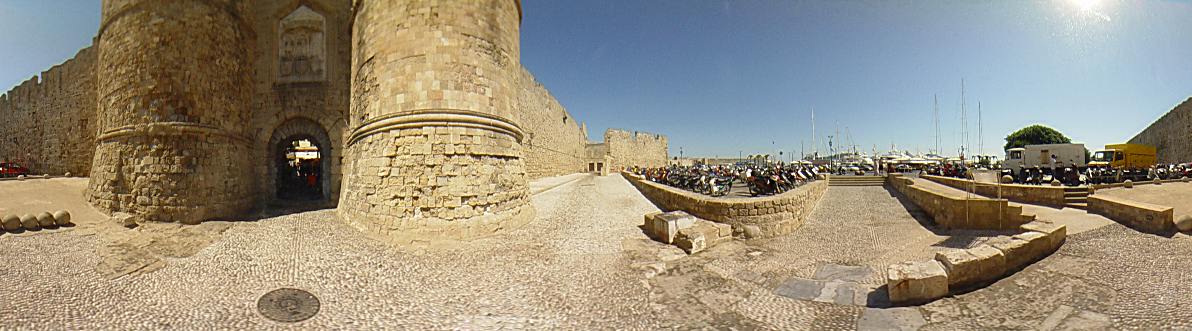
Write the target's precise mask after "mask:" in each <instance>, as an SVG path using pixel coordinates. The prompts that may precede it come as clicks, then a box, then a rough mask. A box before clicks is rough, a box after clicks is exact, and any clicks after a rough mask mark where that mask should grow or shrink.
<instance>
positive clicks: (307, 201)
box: [265, 117, 337, 208]
mask: <svg viewBox="0 0 1192 331" xmlns="http://www.w3.org/2000/svg"><path fill="white" fill-rule="evenodd" d="M332 147H333V146H332V145H331V139H330V137H329V136H328V135H327V130H326V129H324V128H323V126H322V125H320V124H319V123H318V122H315V121H314V120H311V119H308V118H301V117H300V118H292V119H289V120H287V121H285V122H284V123H282V124H281V125H278V126H277V128H276V129H274V130H273V134H272V135H271V137H270V139H269V145H268V147H267V148H268V149H269V156H268V160H270V163H269V164H268V165H267V166H266V168H267V169H268V177H266V184H267V186H266V187H265V189H266V192H267V193H269V195H268V196H267V197H268V199H267V200H269V201H272V202H277V203H281V206H285V208H291V207H297V206H306V207H315V208H323V207H328V206H333V204H334V200H336V199H335V198H334V197H333V195H334V194H336V191H337V190H335V188H334V187H332V185H334V184H335V183H334V182H336V181H337V180H336V179H334V178H332V169H331V168H332V160H333V158H334V157H336V156H335V155H334V154H335V153H336V151H335V150H334V148H332ZM295 204H297V205H295Z"/></svg>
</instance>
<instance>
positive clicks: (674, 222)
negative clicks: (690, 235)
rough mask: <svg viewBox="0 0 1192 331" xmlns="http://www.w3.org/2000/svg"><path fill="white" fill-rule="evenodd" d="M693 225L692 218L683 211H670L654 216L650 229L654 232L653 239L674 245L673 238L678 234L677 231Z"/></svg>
mask: <svg viewBox="0 0 1192 331" xmlns="http://www.w3.org/2000/svg"><path fill="white" fill-rule="evenodd" d="M694 224H695V217H694V216H691V215H689V214H687V213H686V212H683V211H672V212H668V213H662V214H659V215H657V216H654V221H653V224H651V225H650V228H651V229H653V231H654V232H653V233H654V238H655V239H657V240H658V241H661V242H664V243H667V244H674V243H675V236H676V235H678V234H679V230H682V229H685V228H689V227H691V226H692V225H694Z"/></svg>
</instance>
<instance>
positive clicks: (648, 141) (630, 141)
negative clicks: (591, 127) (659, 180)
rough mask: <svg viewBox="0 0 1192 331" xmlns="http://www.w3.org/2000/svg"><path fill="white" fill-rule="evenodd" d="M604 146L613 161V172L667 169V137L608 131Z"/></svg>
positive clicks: (605, 134) (643, 133) (605, 133)
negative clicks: (637, 168) (640, 168)
mask: <svg viewBox="0 0 1192 331" xmlns="http://www.w3.org/2000/svg"><path fill="white" fill-rule="evenodd" d="M604 144H605V145H607V148H608V154H609V157H610V158H611V161H612V166H611V169H613V171H621V170H625V168H628V167H634V166H637V167H643V168H653V167H665V166H666V160H667V158H668V156H667V142H666V136H663V135H657V134H651V133H645V132H630V131H625V130H617V129H608V130H607V131H605V132H604Z"/></svg>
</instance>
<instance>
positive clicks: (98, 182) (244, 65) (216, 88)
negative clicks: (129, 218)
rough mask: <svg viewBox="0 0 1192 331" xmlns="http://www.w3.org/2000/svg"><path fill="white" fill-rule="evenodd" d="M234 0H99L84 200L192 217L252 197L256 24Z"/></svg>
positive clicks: (233, 210) (217, 214)
mask: <svg viewBox="0 0 1192 331" xmlns="http://www.w3.org/2000/svg"><path fill="white" fill-rule="evenodd" d="M244 12H245V3H244V2H241V1H234V0H219V1H217V0H176V1H155V0H105V1H104V2H103V13H102V14H103V20H102V21H101V25H100V31H99V36H98V49H99V59H98V64H97V68H98V69H97V77H98V84H97V86H98V95H99V96H101V97H100V98H99V99H98V100H99V105H98V113H97V119H98V124H97V126H98V130H99V135H98V136H97V137H96V141H97V146H96V150H95V156H94V161H93V163H92V169H91V182H90V189H89V200H90V201H91V203H92V204H94V205H95V206H96V207H98V208H99V209H100V210H103V211H106V212H116V211H122V212H130V213H134V214H138V215H141V216H143V217H145V218H146V219H148V220H152V221H166V222H184V223H193V222H199V221H203V220H207V219H212V218H232V217H237V216H240V215H243V214H244V213H245V212H246V211H247V210H248V209H251V208H252V206H253V205H254V204H255V202H256V200H255V198H256V195H255V194H254V193H256V192H255V190H254V180H255V177H254V176H252V174H251V172H250V171H246V170H247V169H251V166H250V162H249V155H250V151H251V144H250V141H249V138H248V137H247V136H246V133H247V131H248V129H249V127H250V124H249V123H250V120H251V116H250V114H249V104H250V101H251V97H252V95H251V89H250V88H247V87H248V86H250V82H251V76H250V73H251V72H252V67H251V57H250V54H252V49H251V46H252V45H253V43H252V38H253V33H252V31H251V30H250V29H249V27H248V25H247V23H246V22H245V21H244V19H243V14H244Z"/></svg>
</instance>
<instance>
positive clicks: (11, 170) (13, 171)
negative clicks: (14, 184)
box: [0, 162, 29, 177]
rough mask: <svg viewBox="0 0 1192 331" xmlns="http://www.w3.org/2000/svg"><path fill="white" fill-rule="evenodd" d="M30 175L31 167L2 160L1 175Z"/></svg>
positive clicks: (0, 163) (0, 165)
mask: <svg viewBox="0 0 1192 331" xmlns="http://www.w3.org/2000/svg"><path fill="white" fill-rule="evenodd" d="M20 175H26V176H28V175H29V169H25V167H22V166H21V165H19V164H16V163H12V162H0V177H16V176H20Z"/></svg>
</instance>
